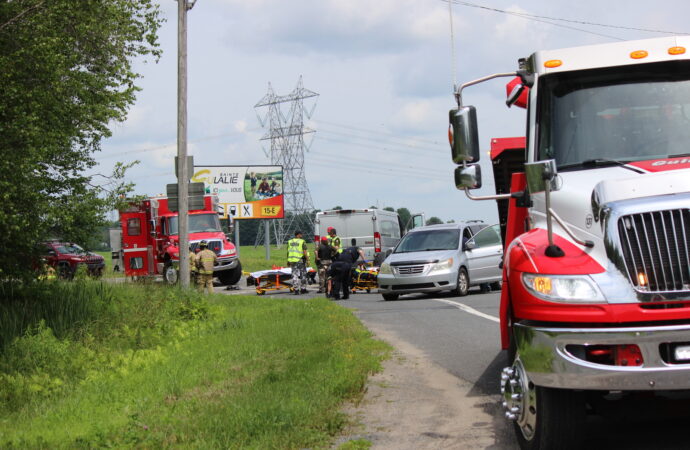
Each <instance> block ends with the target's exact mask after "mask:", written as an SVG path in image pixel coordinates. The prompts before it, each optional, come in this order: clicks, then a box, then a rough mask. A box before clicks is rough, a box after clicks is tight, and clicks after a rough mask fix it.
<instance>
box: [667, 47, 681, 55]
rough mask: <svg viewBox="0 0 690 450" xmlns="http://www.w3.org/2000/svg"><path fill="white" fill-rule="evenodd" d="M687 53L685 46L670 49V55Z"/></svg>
mask: <svg viewBox="0 0 690 450" xmlns="http://www.w3.org/2000/svg"><path fill="white" fill-rule="evenodd" d="M684 53H685V47H671V48H669V49H668V54H669V55H682V54H684Z"/></svg>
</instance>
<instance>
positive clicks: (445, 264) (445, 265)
mask: <svg viewBox="0 0 690 450" xmlns="http://www.w3.org/2000/svg"><path fill="white" fill-rule="evenodd" d="M451 268H453V258H448V259H444V260H443V261H439V262H437V263H436V264H434V265H433V266H431V272H436V271H440V270H448V269H451Z"/></svg>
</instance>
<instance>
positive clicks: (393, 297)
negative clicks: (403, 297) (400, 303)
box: [382, 294, 398, 302]
mask: <svg viewBox="0 0 690 450" xmlns="http://www.w3.org/2000/svg"><path fill="white" fill-rule="evenodd" d="M382 295H383V299H384V300H385V301H387V302H391V301H394V300H397V299H398V294H382Z"/></svg>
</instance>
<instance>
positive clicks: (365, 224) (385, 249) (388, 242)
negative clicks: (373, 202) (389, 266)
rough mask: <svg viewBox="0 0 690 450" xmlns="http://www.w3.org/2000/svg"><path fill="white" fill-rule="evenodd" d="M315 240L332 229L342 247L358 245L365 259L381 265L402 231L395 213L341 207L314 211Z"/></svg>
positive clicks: (398, 239)
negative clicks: (338, 237)
mask: <svg viewBox="0 0 690 450" xmlns="http://www.w3.org/2000/svg"><path fill="white" fill-rule="evenodd" d="M314 222H315V223H314V241H315V242H316V243H318V241H319V240H320V239H321V237H322V236H328V233H327V231H326V230H327V229H328V228H329V227H333V228H335V231H336V233H337V235H338V236H340V241H341V243H342V247H343V248H347V247H353V246H356V247H360V248H361V249H362V250H364V255H365V256H366V258H367V261H372V262H373V264H374V265H375V266H378V265H380V264H381V263H382V262H383V260H384V259H386V256H387V255H388V254H390V252H391V251H392V250H393V248H394V247H395V246H396V245H398V242H399V241H400V236H401V235H402V234H403V224H402V223H401V221H400V217H399V216H398V213H396V212H394V211H386V210H383V209H340V210H332V211H322V212H319V213H316V218H315V221H314Z"/></svg>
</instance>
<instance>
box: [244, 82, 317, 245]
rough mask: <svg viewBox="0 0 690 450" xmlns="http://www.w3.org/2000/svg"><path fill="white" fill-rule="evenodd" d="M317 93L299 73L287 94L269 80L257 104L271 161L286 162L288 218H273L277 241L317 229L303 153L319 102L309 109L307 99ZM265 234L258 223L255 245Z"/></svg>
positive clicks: (278, 242)
mask: <svg viewBox="0 0 690 450" xmlns="http://www.w3.org/2000/svg"><path fill="white" fill-rule="evenodd" d="M318 95H319V94H317V93H316V92H313V91H310V90H309V89H305V88H304V86H303V84H302V77H301V76H300V77H299V81H298V82H297V86H296V87H295V89H294V90H293V91H292V92H290V93H289V94H287V95H276V93H275V92H274V91H273V87H272V86H271V83H268V93H267V94H266V95H265V96H264V97H263V98H262V99H261V100H259V102H258V103H257V104H256V105H254V108H255V109H256V110H257V116H258V117H259V122H260V123H261V126H262V127H264V128H266V127H268V132H267V133H266V134H265V135H264V136H263V137H262V138H261V140H262V141H266V140H270V141H271V147H270V153H269V154H268V155H267V156H269V158H270V160H271V164H272V165H276V166H278V165H280V166H283V193H284V195H285V219H283V220H273V221H272V222H273V234H274V236H275V240H276V244H278V245H281V244H282V243H284V242H286V241H287V240H288V239H290V238H291V237H292V236H291V234H292V233H294V231H295V230H297V229H299V230H300V231H302V232H303V233H304V234H305V236H308V235H310V234H311V233H312V232H313V229H314V218H313V217H312V215H313V211H314V202H313V201H312V198H311V192H309V186H308V185H307V179H306V177H305V174H304V153H305V150H307V147H306V146H305V142H304V135H305V134H310V133H314V130H312V129H310V128H307V127H305V126H304V118H305V117H307V118H311V114H312V113H313V112H314V107H316V103H314V105H313V107H312V109H311V110H310V111H307V110H305V108H304V100H305V99H308V98H313V97H318ZM286 103H287V104H289V111H288V113H287V114H284V113H283V110H282V109H281V107H282V106H283V105H284V104H286ZM266 107H267V108H268V112H267V113H266V115H265V116H263V118H262V116H261V115H259V110H260V109H263V108H266ZM263 234H264V228H263V227H259V233H258V234H257V236H256V242H255V245H259V244H260V243H261V242H262V241H263Z"/></svg>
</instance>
